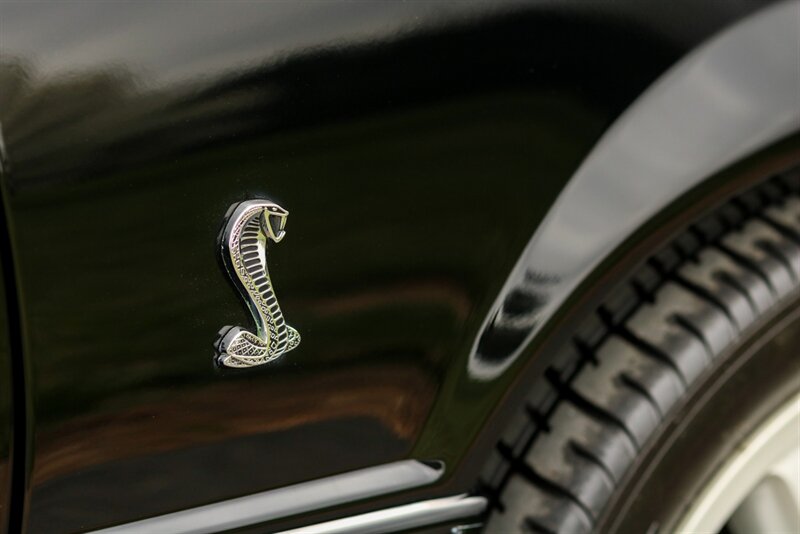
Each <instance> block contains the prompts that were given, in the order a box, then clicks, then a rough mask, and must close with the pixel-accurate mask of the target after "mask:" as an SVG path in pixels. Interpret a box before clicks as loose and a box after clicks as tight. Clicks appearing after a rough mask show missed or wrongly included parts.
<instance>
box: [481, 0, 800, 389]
mask: <svg viewBox="0 0 800 534" xmlns="http://www.w3.org/2000/svg"><path fill="white" fill-rule="evenodd" d="M798 18H800V2H797V1H785V2H781V3H779V4H776V5H774V6H771V7H769V8H766V9H764V10H762V11H760V12H758V13H756V14H754V15H752V16H750V17H748V18H746V19H744V20H743V21H741V22H739V23H738V24H735V25H734V26H732V27H730V28H728V29H727V30H725V31H723V32H721V33H720V34H718V35H717V36H715V37H713V38H712V39H710V40H709V41H707V42H706V43H705V44H703V45H701V46H700V47H699V48H698V49H696V50H695V51H694V52H692V53H690V54H689V55H688V56H687V57H686V58H684V59H683V60H682V61H680V62H679V63H678V64H676V65H675V66H674V67H673V68H671V69H670V70H669V71H667V72H666V73H665V74H664V75H662V76H661V77H660V78H659V79H658V80H657V81H656V82H655V83H654V84H653V85H652V86H651V87H650V88H649V89H648V90H647V91H645V92H644V93H643V94H642V95H641V96H640V97H639V98H638V99H637V100H636V101H635V102H634V103H633V104H632V105H631V106H630V107H629V108H628V109H627V110H626V111H625V113H623V115H622V116H621V117H620V118H619V119H618V120H617V121H616V122H615V123H614V124H613V125H612V126H611V127H610V128H609V129H608V131H607V132H606V133H605V134H604V135H603V137H602V138H601V139H600V141H599V142H598V143H597V145H596V146H595V147H594V149H593V150H592V151H591V152H590V153H589V155H588V156H587V157H586V159H585V160H584V161H583V163H582V164H581V166H580V167H579V168H578V170H577V171H576V172H575V174H574V175H573V176H572V178H571V179H570V180H569V182H568V183H567V185H566V187H565V188H564V190H563V191H562V192H561V194H560V195H559V197H558V198H557V200H556V202H555V203H554V204H553V206H552V208H551V209H550V210H549V212H548V214H547V216H546V217H545V219H544V220H543V222H542V224H541V225H540V226H539V227H538V229H537V230H536V232H535V233H534V235H533V236H532V237H531V239H530V241H529V242H528V244H527V246H526V247H525V249H524V251H523V252H522V254H521V255H520V257H519V259H518V260H517V263H516V265H515V266H514V268H513V270H512V271H511V273H510V274H509V276H508V278H507V279H506V281H505V283H504V284H503V287H502V290H501V291H500V293H499V294H498V295H497V297H496V299H495V301H494V304H493V305H492V307H491V308H490V310H489V313H488V314H487V315H486V317H485V318H484V321H483V325H482V327H481V329H480V331H479V333H478V335H477V336H476V337H475V339H474V342H473V345H472V350H471V352H470V354H469V359H468V362H467V371H468V375H469V377H470V378H472V379H474V380H477V381H490V380H494V379H497V378H499V377H501V376H502V375H503V374H504V373H506V371H508V370H509V369H510V368H511V367H512V366H513V365H514V364H515V362H517V360H519V359H520V356H522V355H523V354H527V353H529V350H528V349H529V347H530V345H531V344H532V343H535V342H536V341H537V336H538V335H539V334H540V333H541V332H542V329H543V328H544V327H545V326H546V325H547V324H548V322H549V321H551V320H552V319H553V317H554V316H555V315H556V314H557V313H558V312H559V311H560V310H561V309H562V308H563V307H564V305H565V303H566V302H567V301H568V299H570V298H571V297H574V296H575V294H576V292H578V291H579V290H580V287H581V284H582V283H583V282H585V281H586V280H587V279H588V278H589V277H590V276H591V275H592V274H594V273H596V271H597V270H598V268H599V267H600V266H601V264H602V263H603V262H604V261H605V260H607V259H608V258H609V257H611V256H612V254H613V253H614V251H615V250H617V249H618V248H619V247H620V245H622V244H623V243H624V242H625V241H626V240H628V239H629V238H630V237H631V236H633V235H634V234H636V232H637V230H639V229H640V228H641V227H642V226H643V225H644V224H645V223H647V222H648V221H650V220H652V219H653V218H654V217H655V216H656V215H657V214H659V213H660V212H662V211H664V210H665V209H667V208H669V207H670V206H671V205H673V204H674V203H675V202H676V201H677V200H678V199H680V198H681V197H682V196H683V195H685V194H687V193H688V192H690V191H691V190H693V189H694V188H696V187H698V186H700V185H702V183H703V182H704V181H706V180H707V179H709V178H711V177H713V176H715V175H718V174H719V173H721V172H722V171H724V170H725V169H727V168H729V167H731V166H732V165H734V164H736V163H737V162H739V161H741V160H743V159H745V158H747V157H748V156H750V155H752V154H755V153H757V152H758V151H760V150H764V149H766V148H767V147H769V146H771V145H774V144H776V143H778V142H780V141H781V140H783V139H785V138H787V137H789V136H791V135H792V134H793V133H796V132H797V131H798V130H800V97H798V96H797V95H800V63H798V62H797V61H796V59H797V58H796V50H797V48H798V46H800V43H798V41H800V36H798V34H797V31H796V21H797V20H798ZM509 310H512V311H511V312H509Z"/></svg>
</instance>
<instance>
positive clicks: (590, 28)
mask: <svg viewBox="0 0 800 534" xmlns="http://www.w3.org/2000/svg"><path fill="white" fill-rule="evenodd" d="M291 6H295V7H291ZM759 6H760V4H757V3H753V2H708V3H703V5H702V6H701V5H699V4H697V3H695V2H683V3H681V4H680V5H673V4H671V5H668V6H667V5H664V6H663V7H662V6H661V5H660V4H657V3H652V4H651V5H648V6H643V5H641V3H639V2H629V3H618V4H611V3H608V2H604V3H600V4H597V3H591V2H589V3H586V4H581V3H576V4H571V5H570V7H563V8H555V7H553V6H552V5H540V4H537V3H509V4H508V5H501V4H499V3H486V4H481V3H458V4H451V5H448V6H447V7H443V6H439V5H437V4H431V5H423V4H419V3H410V4H405V3H403V4H401V3H380V2H376V3H374V4H360V3H357V4H342V5H338V6H334V5H332V4H326V3H309V4H273V3H264V4H247V5H244V4H236V5H235V7H234V6H231V5H230V4H222V3H221V4H219V5H215V4H201V5H198V6H192V5H189V4H183V3H176V4H166V5H164V6H159V5H157V4H145V3H142V4H138V3H130V4H124V5H114V6H113V7H112V6H110V5H106V4H94V3H87V4H80V3H69V4H67V3H65V4H52V5H42V4H27V5H3V6H2V8H0V9H2V10H3V13H2V22H1V23H0V24H2V30H3V36H2V40H3V42H2V52H3V54H4V55H3V63H2V65H0V122H2V125H3V129H4V134H5V138H6V144H7V148H8V153H9V159H10V162H11V169H10V172H9V173H8V174H7V176H4V184H3V185H4V193H5V195H6V197H5V199H4V200H5V203H6V206H7V209H8V214H7V215H8V218H9V223H10V228H11V231H12V233H13V235H12V242H13V245H14V249H13V253H14V256H15V260H16V262H17V264H18V268H19V271H18V278H17V282H18V291H19V294H20V297H21V310H22V320H23V322H24V332H25V333H26V338H25V347H26V354H25V357H26V358H27V359H28V362H29V373H28V376H27V377H26V385H27V387H28V388H29V390H30V396H31V398H32V405H31V407H30V409H31V411H32V413H33V419H32V421H31V423H30V424H31V425H33V427H32V429H31V431H32V433H33V435H34V439H33V440H32V442H30V443H29V449H28V453H29V458H28V460H29V463H28V464H27V465H30V466H32V471H31V473H30V475H29V476H30V484H29V487H28V493H27V495H26V502H27V512H26V517H27V519H26V521H27V526H28V528H29V530H30V531H32V532H53V531H71V530H76V529H90V528H97V527H101V526H106V525H110V524H116V523H120V522H126V521H132V520H135V519H140V518H142V517H147V516H151V515H155V514H160V513H165V512H169V511H173V510H178V509H181V508H186V507H191V506H197V505H200V504H204V503H208V502H213V501H217V500H221V499H228V498H232V497H236V496H239V495H244V494H248V493H252V492H256V491H261V490H266V489H270V488H276V487H280V486H284V485H287V484H291V483H295V482H299V481H302V480H309V479H314V478H318V477H322V476H326V475H330V474H334V473H339V472H343V471H348V470H352V469H357V468H360V467H366V466H370V465H375V464H379V463H384V462H389V461H393V460H396V459H400V458H406V457H412V458H419V459H437V460H442V461H444V462H445V464H446V466H447V474H448V475H447V476H448V477H449V476H451V475H452V474H453V473H456V472H457V471H458V470H459V468H460V467H461V465H460V462H461V461H462V460H463V458H464V457H465V454H467V452H468V451H469V450H470V447H471V445H472V444H473V443H474V440H475V437H476V436H477V435H478V433H479V431H480V429H481V428H482V427H483V426H484V425H485V423H486V420H487V419H488V418H489V417H490V415H491V413H492V411H493V409H494V408H495V407H496V405H497V404H498V402H499V400H500V399H501V398H502V396H503V394H504V392H505V391H506V389H507V387H508V384H509V383H510V380H511V377H508V376H504V377H501V378H499V379H497V380H494V381H488V382H474V381H471V380H469V378H468V377H467V376H466V371H465V366H466V358H467V356H468V353H469V351H470V348H471V346H472V344H473V341H474V339H475V337H476V335H477V333H478V331H479V329H480V327H481V324H482V321H483V319H484V317H485V316H486V313H487V311H488V310H489V308H490V306H491V305H492V303H493V301H494V299H495V297H496V295H497V294H498V292H499V291H500V289H501V287H502V284H503V282H504V281H505V279H506V277H507V275H508V273H509V271H510V270H511V269H512V268H513V266H514V264H515V262H516V260H517V258H518V257H519V255H520V253H521V251H522V250H523V249H524V247H525V244H526V243H527V242H528V239H529V238H530V236H531V235H532V233H533V231H534V230H535V229H536V227H537V225H538V224H539V223H540V222H541V220H542V219H543V218H544V216H545V215H546V214H547V212H548V209H549V208H550V206H551V204H552V202H553V201H554V199H555V198H556V196H557V195H558V193H559V192H560V191H561V190H562V188H563V187H564V185H565V183H566V181H567V180H568V179H569V178H570V176H572V174H573V173H574V171H575V169H576V168H577V167H578V165H579V164H580V163H581V161H582V160H583V158H584V157H585V155H586V154H587V153H588V152H589V150H590V149H591V148H592V146H593V145H594V143H595V142H596V141H597V139H598V138H599V137H600V136H601V135H602V133H603V132H604V131H605V129H606V128H607V127H608V126H609V125H610V124H611V123H612V122H613V121H614V120H615V118H617V117H618V116H619V114H620V113H621V112H622V111H624V110H625V109H626V108H627V106H628V105H629V104H630V103H631V101H632V100H633V99H635V98H636V97H637V96H638V95H639V94H640V93H641V92H642V91H643V90H644V89H645V88H646V87H647V86H648V85H649V84H650V83H651V82H652V81H653V80H654V79H655V78H656V77H657V76H658V75H660V74H661V73H662V72H663V71H664V70H665V69H667V68H668V67H669V66H670V65H671V64H673V63H674V62H675V61H677V60H678V59H680V58H681V57H682V56H683V55H684V54H685V53H686V52H687V51H689V50H691V49H692V48H693V47H694V46H696V45H697V44H698V43H699V42H700V41H701V40H702V39H704V38H706V37H708V36H709V35H711V34H712V33H713V32H714V31H716V30H718V29H720V28H721V27H724V26H726V25H728V24H730V23H731V22H733V21H735V20H737V19H738V18H740V17H742V16H744V15H745V14H747V13H749V12H750V11H752V10H754V9H756V8H757V7H759ZM21 28H26V30H22V29H21ZM256 197H269V198H271V199H273V200H275V201H278V202H280V204H281V205H283V206H284V207H286V208H287V209H288V210H289V211H290V212H291V214H292V216H291V219H290V220H289V223H288V226H287V232H288V237H287V238H286V240H285V241H283V242H282V243H281V246H280V247H279V248H278V249H276V250H275V251H274V253H271V254H272V255H271V258H270V268H271V271H272V275H273V280H274V282H275V284H276V289H277V292H278V294H279V296H280V297H281V302H282V305H283V310H284V313H285V314H286V316H287V318H288V320H289V321H290V322H291V324H292V325H293V326H295V327H296V328H297V329H298V330H299V331H300V332H301V334H302V335H303V336H304V340H303V343H302V345H301V346H300V347H299V348H298V349H296V350H295V351H294V352H292V353H290V354H288V355H287V356H286V357H285V358H283V359H282V360H280V361H279V362H276V363H274V364H270V365H268V366H265V367H263V368H259V369H251V370H247V371H240V372H236V371H224V372H223V371H220V370H219V369H217V368H215V366H214V365H213V356H214V351H213V341H214V338H215V335H216V332H217V331H218V329H219V328H220V327H222V326H223V325H232V324H241V325H248V324H249V321H250V318H249V316H248V313H247V311H246V309H245V307H244V306H243V305H242V302H241V299H240V298H239V296H238V295H237V294H236V292H235V291H234V289H233V286H232V285H231V284H230V283H229V281H228V277H227V275H226V274H225V272H224V270H223V268H222V266H221V264H220V260H219V257H218V250H217V235H218V233H219V230H220V226H221V224H222V223H223V215H224V214H225V212H226V210H227V209H228V207H229V206H230V205H231V204H233V203H235V202H239V201H242V200H245V199H247V198H256ZM0 376H2V374H0ZM469 478H470V477H469V476H466V475H463V474H462V475H461V477H460V478H459V481H458V482H457V483H456V484H453V485H455V486H461V488H460V489H461V490H465V489H469V488H468V487H463V486H464V481H466V480H468V479H469ZM453 489H455V488H449V490H453ZM432 491H436V490H435V489H434V490H432Z"/></svg>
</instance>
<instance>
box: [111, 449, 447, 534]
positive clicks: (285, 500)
mask: <svg viewBox="0 0 800 534" xmlns="http://www.w3.org/2000/svg"><path fill="white" fill-rule="evenodd" d="M443 473H444V464H439V465H438V466H436V465H431V464H425V463H422V462H419V461H417V460H402V461H399V462H393V463H390V464H385V465H379V466H375V467H368V468H366V469H360V470H358V471H351V472H349V473H343V474H341V475H334V476H331V477H326V478H321V479H318V480H312V481H310V482H303V483H300V484H295V485H293V486H287V487H285V488H279V489H274V490H270V491H264V492H261V493H255V494H253V495H247V496H245V497H239V498H236V499H230V500H227V501H221V502H217V503H213V504H208V505H205V506H199V507H197V508H190V509H188V510H181V511H180V512H174V513H171V514H165V515H161V516H157V517H152V518H150V519H144V520H142V521H136V522H133V523H126V524H124V525H119V526H116V527H111V528H107V529H103V530H98V531H96V532H102V533H104V534H105V533H109V534H110V533H115V534H121V533H124V534H131V533H139V532H142V533H144V532H147V533H149V532H170V533H172V534H183V533H192V534H202V533H206V532H219V531H221V530H228V529H233V528H239V527H244V526H247V525H254V524H257V523H263V522H265V521H272V520H275V519H281V518H284V517H289V516H292V515H296V514H301V513H304V512H310V511H313V510H319V509H322V508H327V507H329V506H335V505H338V504H344V503H349V502H353V501H357V500H360V499H367V498H370V497H377V496H379V495H386V494H388V493H394V492H396V491H400V490H404V489H409V488H416V487H419V486H424V485H427V484H431V483H433V482H435V481H436V480H438V479H439V478H440V477H441V476H442V474H443Z"/></svg>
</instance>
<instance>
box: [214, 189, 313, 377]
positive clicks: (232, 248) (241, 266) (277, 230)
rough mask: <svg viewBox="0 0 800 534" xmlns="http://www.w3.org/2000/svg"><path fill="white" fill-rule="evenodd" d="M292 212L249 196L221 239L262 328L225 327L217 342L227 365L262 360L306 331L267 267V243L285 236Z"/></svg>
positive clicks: (294, 342) (276, 354)
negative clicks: (291, 315) (288, 311)
mask: <svg viewBox="0 0 800 534" xmlns="http://www.w3.org/2000/svg"><path fill="white" fill-rule="evenodd" d="M288 215H289V212H288V211H286V210H285V209H283V208H281V207H280V206H278V205H277V204H275V203H273V202H270V201H267V200H249V201H246V202H242V203H241V204H238V205H236V206H235V207H233V208H232V213H231V215H230V217H229V219H228V223H227V224H226V226H225V230H224V232H223V236H222V240H221V244H222V256H223V260H224V261H225V265H226V267H227V269H228V271H229V273H230V275H231V277H232V278H233V279H234V282H236V285H237V287H238V289H239V291H240V292H241V294H242V297H243V298H244V299H245V301H246V302H247V305H248V307H249V308H250V311H251V313H252V314H253V319H254V320H255V323H256V333H255V334H254V333H252V332H250V331H248V330H245V329H244V328H241V327H238V326H236V327H226V329H224V330H223V331H221V332H220V333H221V340H220V341H219V342H218V344H217V350H218V352H219V359H218V361H219V363H220V364H221V365H224V366H227V367H251V366H254V365H261V364H264V363H268V362H271V361H273V360H275V359H276V358H278V357H280V356H281V355H283V354H285V353H286V352H288V351H290V350H292V349H294V348H295V347H297V345H298V344H299V343H300V334H299V333H298V332H297V330H295V329H294V328H292V327H291V326H289V325H287V324H286V321H285V320H284V318H283V312H281V308H280V305H279V304H278V299H277V297H276V296H275V290H274V289H273V287H272V280H271V279H270V276H269V270H268V268H267V243H268V241H270V240H271V241H273V242H275V243H278V242H279V241H280V240H281V239H283V237H284V236H285V235H286V232H285V231H284V226H285V225H286V217H287V216H288Z"/></svg>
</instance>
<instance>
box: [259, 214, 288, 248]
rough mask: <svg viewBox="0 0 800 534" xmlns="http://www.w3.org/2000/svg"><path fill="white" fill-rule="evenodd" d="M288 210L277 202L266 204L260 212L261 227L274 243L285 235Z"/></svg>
mask: <svg viewBox="0 0 800 534" xmlns="http://www.w3.org/2000/svg"><path fill="white" fill-rule="evenodd" d="M288 215H289V212H288V211H286V210H285V209H283V208H282V207H280V206H278V205H277V204H267V205H266V206H265V207H264V211H262V212H261V229H262V230H263V231H264V234H266V235H267V237H269V238H270V239H272V240H273V241H275V242H276V243H278V242H280V240H281V239H283V238H284V236H285V235H286V231H285V230H284V227H285V226H286V217H287V216H288Z"/></svg>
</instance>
